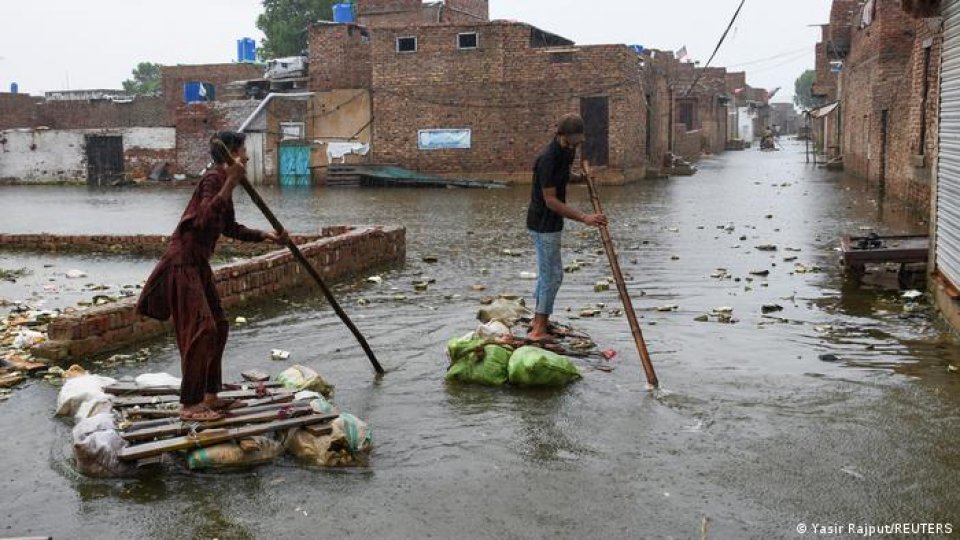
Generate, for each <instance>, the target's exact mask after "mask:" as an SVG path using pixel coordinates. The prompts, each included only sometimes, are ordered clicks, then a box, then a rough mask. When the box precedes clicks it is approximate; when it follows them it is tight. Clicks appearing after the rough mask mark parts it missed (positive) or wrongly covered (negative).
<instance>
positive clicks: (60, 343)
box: [32, 227, 406, 360]
mask: <svg viewBox="0 0 960 540" xmlns="http://www.w3.org/2000/svg"><path fill="white" fill-rule="evenodd" d="M341 231H342V234H338V235H336V236H332V237H327V238H323V239H321V240H317V241H315V242H311V243H308V244H305V245H302V246H300V250H301V251H302V252H303V254H304V255H305V256H306V257H307V259H309V260H310V262H311V263H312V264H313V265H314V268H316V269H317V270H318V272H320V274H321V275H322V276H323V278H324V279H325V280H336V279H343V278H345V277H347V276H350V275H355V274H358V273H360V272H364V271H368V270H370V269H372V268H376V267H381V266H386V265H392V264H402V263H403V261H404V260H405V259H406V242H405V233H406V231H405V230H404V229H403V228H401V227H366V228H356V229H349V230H343V229H341ZM331 232H334V231H331ZM214 279H215V281H216V285H217V290H218V292H219V293H220V296H221V300H222V302H223V306H224V308H225V309H227V310H229V309H231V308H235V307H238V306H241V305H244V304H247V303H249V302H255V301H258V300H265V299H268V298H276V295H277V294H278V293H281V292H283V291H286V290H290V289H294V288H297V287H303V286H310V285H311V282H310V278H309V275H308V274H307V273H306V272H304V271H302V269H301V268H300V267H299V265H298V263H297V262H296V260H295V259H294V258H293V256H292V255H291V254H290V253H288V252H286V251H275V252H272V253H269V254H267V255H262V256H260V257H257V258H254V259H251V260H248V261H242V262H237V263H234V264H229V265H226V266H223V267H220V268H217V269H216V270H215V271H214ZM135 308H136V299H127V300H124V301H121V302H118V303H115V304H109V305H106V306H101V307H96V308H93V309H90V310H87V311H84V312H81V313H78V314H71V315H63V316H60V317H58V318H56V319H54V320H53V321H52V322H51V323H50V327H49V341H47V342H45V343H43V344H42V345H39V346H37V347H36V348H34V350H33V351H32V352H33V353H34V354H35V355H37V356H39V357H42V358H48V359H51V360H65V359H79V358H82V357H86V356H92V355H97V354H101V353H106V352H110V351H114V350H117V349H121V348H124V347H131V346H134V345H135V344H137V343H141V342H144V341H146V340H150V339H153V338H156V337H159V336H162V335H164V334H165V333H167V332H169V330H170V325H169V323H161V322H158V321H154V320H151V319H146V318H143V317H140V316H139V315H137V314H136V311H135Z"/></svg>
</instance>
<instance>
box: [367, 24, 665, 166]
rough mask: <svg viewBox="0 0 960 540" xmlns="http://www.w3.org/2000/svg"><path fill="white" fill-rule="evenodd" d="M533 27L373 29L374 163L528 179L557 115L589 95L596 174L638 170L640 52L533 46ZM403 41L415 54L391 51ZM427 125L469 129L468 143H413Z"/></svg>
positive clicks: (642, 116)
mask: <svg viewBox="0 0 960 540" xmlns="http://www.w3.org/2000/svg"><path fill="white" fill-rule="evenodd" d="M536 32H537V30H536V29H534V28H532V27H530V26H529V25H525V24H520V23H507V22H494V23H485V24H474V25H418V26H410V27H392V28H380V29H377V30H376V31H375V33H374V36H373V39H372V46H373V54H372V58H373V94H374V113H373V116H374V118H375V121H376V124H375V128H374V136H373V160H374V161H375V162H382V163H399V164H401V165H403V166H405V167H409V168H413V169H416V170H422V171H429V172H434V173H441V174H463V173H470V174H476V173H478V172H482V173H485V174H489V175H493V176H497V177H501V178H511V179H514V180H516V181H524V182H529V181H530V172H529V171H530V170H531V167H532V163H533V159H534V157H535V156H536V155H537V153H538V152H539V151H540V150H541V149H542V147H543V146H544V145H546V144H547V143H548V142H549V141H550V140H551V138H552V136H553V133H554V130H555V126H556V122H557V120H558V119H559V118H560V117H561V116H562V115H563V114H566V113H570V112H576V113H579V112H581V105H582V101H581V100H584V99H592V98H596V99H600V100H606V104H607V107H608V114H607V115H606V116H605V117H603V118H602V120H601V121H602V122H606V123H607V124H608V140H609V153H608V154H609V155H608V158H607V163H606V164H602V163H601V165H606V166H607V168H606V169H605V174H604V175H603V176H604V177H606V179H607V180H609V181H623V180H625V179H628V178H637V177H642V176H644V175H645V174H646V171H645V155H644V154H645V147H644V144H645V143H644V141H645V138H646V137H645V127H646V114H647V113H646V107H645V105H644V103H645V99H644V91H643V87H642V82H641V80H640V77H641V71H640V65H639V58H638V55H637V54H636V53H635V52H634V51H632V50H631V49H629V48H628V47H625V46H618V45H610V46H590V47H536V46H534V44H535V40H534V37H536V36H537V35H538V34H536ZM468 33H476V34H477V43H478V47H477V48H475V49H465V50H464V49H459V48H458V36H459V35H460V34H468ZM409 37H414V38H416V41H417V45H416V51H415V52H409V53H406V52H398V51H397V39H398V38H409ZM547 81H549V82H548V83H547ZM587 121H588V124H589V123H590V119H589V118H588V119H587ZM434 129H458V130H470V132H471V139H472V140H471V147H470V149H459V150H423V149H421V148H420V146H419V145H418V131H419V130H434ZM599 129H601V130H602V127H601V128H599ZM588 130H589V126H588ZM594 161H595V162H596V161H603V160H602V159H594ZM601 170H603V169H601Z"/></svg>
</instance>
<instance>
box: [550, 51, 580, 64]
mask: <svg viewBox="0 0 960 540" xmlns="http://www.w3.org/2000/svg"><path fill="white" fill-rule="evenodd" d="M574 60H575V57H574V55H573V53H572V52H559V53H550V61H551V62H552V63H554V64H572V63H573V61H574Z"/></svg>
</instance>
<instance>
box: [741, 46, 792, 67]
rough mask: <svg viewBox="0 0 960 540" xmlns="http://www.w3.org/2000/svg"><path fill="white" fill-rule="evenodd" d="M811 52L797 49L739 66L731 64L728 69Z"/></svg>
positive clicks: (742, 63)
mask: <svg viewBox="0 0 960 540" xmlns="http://www.w3.org/2000/svg"><path fill="white" fill-rule="evenodd" d="M809 51H810V47H803V48H802V49H796V50H793V51H786V52H782V53H779V54H775V55H773V56H768V57H767V58H761V59H759V60H751V61H749V62H740V63H739V64H730V65H728V66H727V67H741V66H752V65H754V64H763V63H766V62H769V61H771V60H779V59H780V58H784V57H787V56H794V55H798V54H800V53H801V52H802V53H807V52H809Z"/></svg>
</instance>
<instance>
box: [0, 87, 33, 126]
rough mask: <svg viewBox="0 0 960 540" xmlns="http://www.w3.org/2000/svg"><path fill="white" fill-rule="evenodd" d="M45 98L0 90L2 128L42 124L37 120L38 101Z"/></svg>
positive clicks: (0, 122)
mask: <svg viewBox="0 0 960 540" xmlns="http://www.w3.org/2000/svg"><path fill="white" fill-rule="evenodd" d="M40 101H43V98H36V97H33V96H30V95H28V94H9V93H6V92H0V130H3V129H15V128H32V127H37V126H38V125H40V124H39V123H38V120H37V107H36V105H37V103H38V102H40Z"/></svg>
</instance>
